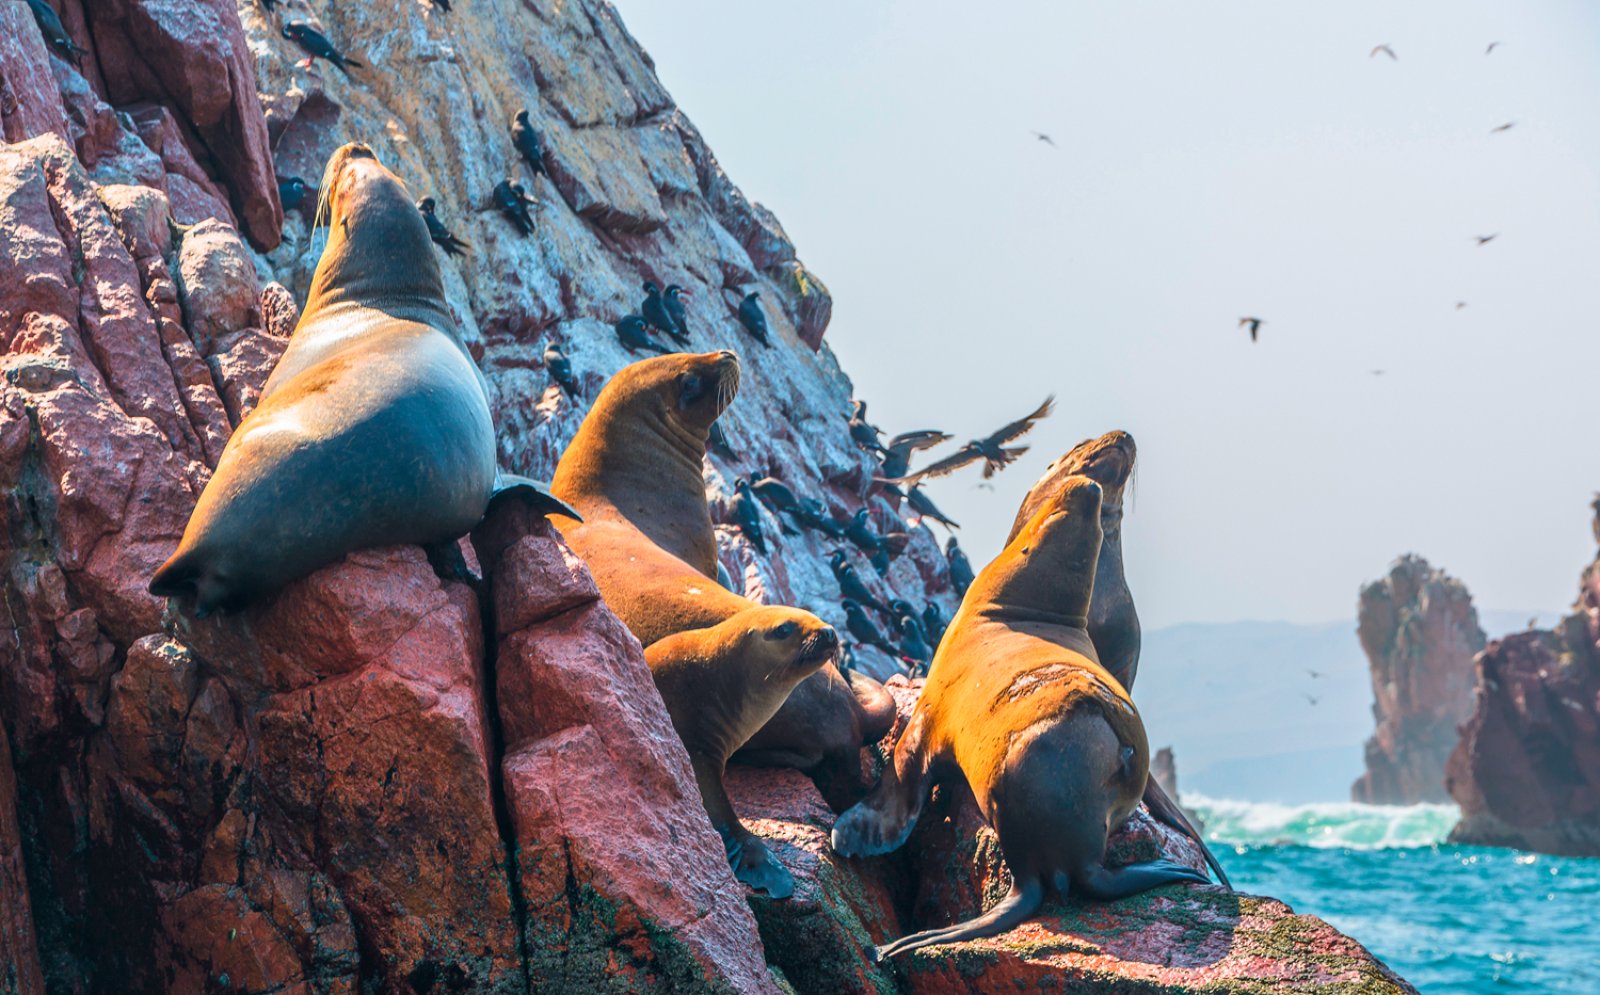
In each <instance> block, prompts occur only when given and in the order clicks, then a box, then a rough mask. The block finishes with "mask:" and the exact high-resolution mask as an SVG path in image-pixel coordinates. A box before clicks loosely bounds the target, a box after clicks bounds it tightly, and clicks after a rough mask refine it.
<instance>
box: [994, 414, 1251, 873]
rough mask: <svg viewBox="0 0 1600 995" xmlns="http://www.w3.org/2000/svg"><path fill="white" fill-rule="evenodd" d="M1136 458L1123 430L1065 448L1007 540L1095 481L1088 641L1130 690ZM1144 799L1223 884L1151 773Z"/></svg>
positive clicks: (1213, 860)
mask: <svg viewBox="0 0 1600 995" xmlns="http://www.w3.org/2000/svg"><path fill="white" fill-rule="evenodd" d="M1137 458H1138V447H1137V446H1135V445H1134V442H1133V436H1131V435H1129V434H1128V433H1127V432H1121V431H1111V432H1107V433H1106V434H1105V435H1102V436H1100V437H1099V438H1097V439H1085V440H1084V441H1082V442H1080V443H1078V444H1077V445H1076V446H1073V447H1072V448H1071V449H1069V450H1067V452H1066V454H1065V455H1063V456H1061V457H1060V458H1059V459H1057V460H1056V461H1055V462H1053V463H1051V464H1050V466H1049V467H1047V468H1046V469H1045V472H1044V476H1042V477H1040V478H1039V481H1038V483H1036V484H1034V485H1033V487H1031V488H1029V490H1028V495H1027V497H1025V498H1023V501H1022V507H1021V508H1019V509H1018V511H1017V518H1016V521H1015V523H1013V524H1012V526H1011V534H1010V535H1009V536H1008V537H1007V538H1006V542H1007V543H1008V544H1009V543H1010V542H1011V540H1013V539H1015V538H1016V537H1017V533H1019V532H1021V531H1022V529H1023V528H1024V527H1025V526H1026V525H1027V524H1028V522H1029V521H1031V520H1032V518H1033V516H1034V515H1035V514H1036V513H1037V512H1038V510H1039V509H1040V508H1041V507H1042V506H1043V505H1044V502H1045V501H1046V500H1048V499H1049V498H1050V497H1051V496H1052V495H1053V494H1054V493H1055V492H1056V491H1058V490H1060V489H1061V487H1062V486H1063V485H1064V483H1065V482H1066V481H1067V480H1069V479H1071V478H1072V477H1074V476H1085V477H1088V478H1089V479H1090V480H1093V481H1094V482H1096V483H1098V484H1099V485H1100V490H1101V493H1102V495H1103V496H1102V498H1101V502H1100V528H1101V529H1102V531H1103V532H1104V539H1103V540H1102V542H1101V543H1100V557H1099V559H1098V561H1097V562H1096V564H1095V571H1094V599H1093V600H1092V601H1091V602H1090V603H1089V627H1088V628H1089V641H1090V642H1092V643H1094V649H1095V652H1096V653H1097V654H1098V655H1099V657H1100V666H1102V667H1104V668H1105V670H1106V672H1107V673H1109V674H1110V675H1111V676H1112V677H1115V678H1116V679H1117V682H1118V683H1119V684H1121V685H1122V687H1123V689H1124V690H1126V691H1127V692H1128V693H1129V694H1132V693H1133V681H1134V678H1135V676H1137V674H1138V672H1139V649H1140V642H1141V641H1140V630H1139V611H1138V609H1137V608H1136V607H1135V606H1134V603H1133V592H1131V591H1129V590H1128V579H1127V577H1126V576H1125V575H1124V573H1123V569H1122V506H1123V496H1124V493H1125V491H1126V489H1127V486H1128V482H1129V480H1131V479H1132V477H1133V469H1134V465H1135V462H1136V460H1137ZM1144 803H1145V806H1146V807H1147V808H1149V809H1150V814H1151V815H1153V816H1155V817H1156V818H1157V819H1159V820H1161V821H1162V822H1164V823H1166V824H1167V825H1169V826H1171V827H1172V828H1174V829H1176V830H1178V831H1179V832H1181V833H1183V834H1184V835H1186V836H1188V837H1189V838H1190V839H1192V840H1194V842H1195V845H1196V846H1198V847H1199V848H1200V852H1201V854H1202V855H1203V856H1204V857H1205V860H1206V864H1207V865H1208V866H1209V867H1210V868H1211V870H1212V872H1213V873H1214V874H1216V876H1217V880H1218V881H1221V882H1222V883H1223V884H1224V885H1227V886H1228V887H1230V888H1231V887H1233V885H1232V884H1231V883H1230V882H1229V881H1228V875H1227V872H1226V871H1224V870H1223V869H1222V864H1221V863H1220V862H1219V861H1218V860H1217V856H1216V854H1214V853H1212V852H1211V848H1210V847H1209V846H1207V845H1206V842H1205V840H1204V839H1202V838H1201V836H1200V831H1199V830H1197V829H1195V827H1194V825H1193V824H1192V823H1190V822H1189V819H1188V817H1187V816H1186V815H1184V814H1183V810H1182V809H1181V808H1179V807H1178V805H1177V804H1176V803H1174V802H1173V801H1172V799H1170V798H1168V797H1167V793H1166V792H1165V791H1163V790H1162V788H1161V785H1160V784H1159V783H1158V782H1157V781H1156V779H1155V778H1150V779H1149V781H1148V782H1146V784H1145V789H1144Z"/></svg>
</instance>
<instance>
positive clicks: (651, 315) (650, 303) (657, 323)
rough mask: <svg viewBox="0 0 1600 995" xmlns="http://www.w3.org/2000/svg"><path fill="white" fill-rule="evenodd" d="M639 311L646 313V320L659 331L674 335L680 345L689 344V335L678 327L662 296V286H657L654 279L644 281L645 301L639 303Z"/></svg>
mask: <svg viewBox="0 0 1600 995" xmlns="http://www.w3.org/2000/svg"><path fill="white" fill-rule="evenodd" d="M639 313H640V314H642V315H644V320H645V321H647V322H649V323H650V327H651V328H654V329H655V330H656V331H658V332H664V333H666V334H667V335H670V336H672V337H673V338H674V339H676V340H677V341H678V344H680V345H687V344H688V342H689V337H688V336H687V335H684V334H683V331H682V330H681V329H680V328H678V323H677V322H676V321H674V320H672V313H671V312H669V311H668V310H667V302H666V301H665V300H663V299H662V297H661V288H660V287H658V286H656V282H655V281H654V280H646V281H645V282H644V302H643V303H642V304H640V305H639Z"/></svg>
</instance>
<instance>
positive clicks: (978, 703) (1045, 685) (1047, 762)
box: [833, 477, 1205, 957]
mask: <svg viewBox="0 0 1600 995" xmlns="http://www.w3.org/2000/svg"><path fill="white" fill-rule="evenodd" d="M1100 502H1101V488H1100V485H1099V484H1097V483H1095V482H1094V481H1093V480H1090V479H1088V478H1087V477H1071V478H1068V479H1066V480H1064V481H1062V483H1061V486H1060V487H1058V488H1056V489H1055V490H1054V491H1053V492H1052V494H1051V495H1050V496H1049V497H1048V498H1047V499H1046V500H1045V501H1044V502H1043V503H1042V504H1041V505H1040V506H1039V507H1038V508H1037V510H1036V512H1035V514H1034V515H1033V517H1032V518H1030V519H1029V520H1028V523H1027V524H1026V525H1025V526H1024V527H1023V528H1022V530H1021V531H1020V532H1018V533H1017V535H1016V537H1015V538H1013V539H1012V540H1011V542H1010V544H1009V545H1007V546H1006V548H1005V550H1004V551H1003V552H1001V554H1000V555H999V556H998V557H996V558H995V560H994V562H992V563H990V564H989V565H988V566H987V567H985V568H984V569H983V571H982V572H981V573H980V574H979V575H978V577H977V579H976V580H975V581H974V582H973V584H972V587H971V588H970V589H969V590H968V591H967V595H966V598H965V599H964V600H963V601H962V603H961V610H960V611H958V612H957V613H956V616H955V618H954V619H953V620H951V622H950V628H949V629H948V630H947V631H946V632H945V636H944V640H943V641H942V642H941V643H940V644H939V652H938V654H937V656H936V657H935V659H934V662H933V668H932V670H931V671H930V673H929V677H928V682H927V684H926V685H925V686H924V687H923V690H922V695H921V696H920V697H919V698H918V699H917V704H916V707H915V709H914V710H913V711H912V714H911V718H910V720H909V721H908V722H907V723H906V727H905V730H904V732H902V733H901V736H900V739H899V741H898V742H897V743H896V744H895V750H894V757H893V759H892V761H891V762H890V764H889V765H888V767H887V768H886V769H885V771H884V774H883V780H882V781H881V782H880V783H879V785H878V787H877V788H876V789H875V790H874V791H873V792H872V794H871V795H869V796H868V797H867V798H866V799H865V800H863V801H862V802H861V803H860V804H859V805H856V806H855V807H854V808H851V809H850V810H849V811H847V812H845V813H844V814H843V815H841V816H840V817H839V820H838V821H837V822H836V823H835V824H834V828H833V847H834V849H835V850H837V851H838V852H839V853H841V854H843V855H845V856H850V857H854V856H868V855H872V854H880V853H887V852H889V851H891V850H894V849H896V848H898V847H899V846H901V845H902V844H903V843H904V842H905V840H906V838H907V836H909V835H910V833H911V828H912V826H914V825H915V823H916V820H917V816H918V814H919V813H920V812H921V810H922V805H923V803H924V801H925V800H926V799H927V796H928V792H929V791H930V790H931V789H932V787H933V785H934V784H935V783H937V782H939V781H940V780H944V779H956V778H961V779H964V780H965V781H966V783H967V784H968V785H969V786H970V787H971V789H972V793H973V797H974V798H975V799H976V800H977V803H978V808H979V810H980V811H981V812H982V813H983V817H984V818H985V819H986V820H987V821H988V823H989V825H991V826H992V827H994V830H995V834H996V836H997V837H998V838H999V843H1000V850H1001V853H1002V854H1004V856H1005V861H1006V865H1007V867H1009V868H1010V870H1011V877H1012V882H1013V884H1012V890H1011V893H1010V894H1009V895H1007V896H1006V897H1005V898H1004V899H1002V900H1001V901H1000V902H999V904H997V905H996V906H995V907H994V908H992V909H990V910H989V911H988V912H986V913H984V914H983V915H981V916H979V917H977V918H975V919H972V920H970V921H968V922H964V923H958V924H956V925H954V926H950V927H947V928H945V929H937V930H928V931H926V932H922V933H917V934H914V935H912V936H907V937H903V938H901V939H899V940H896V941H894V942H892V943H889V944H887V945H886V946H884V947H882V948H881V949H880V950H879V951H878V953H879V955H880V956H882V957H887V956H892V955H894V954H898V953H904V952H905V951H908V950H915V949H917V948H918V947H924V946H929V945H932V944H937V943H955V942H958V941H961V940H968V939H973V938H976V937H981V936H993V935H995V934H997V933H1002V932H1005V931H1006V930H1008V929H1011V928H1012V927H1014V926H1016V925H1017V924H1019V923H1021V922H1022V921H1024V920H1025V919H1027V918H1028V917H1029V916H1031V915H1033V914H1034V913H1035V912H1037V911H1038V909H1039V906H1040V904H1041V903H1042V901H1043V899H1044V895H1045V893H1046V892H1047V891H1049V890H1052V889H1053V890H1055V891H1056V892H1058V893H1062V894H1064V893H1066V892H1067V891H1068V890H1071V891H1073V892H1075V893H1081V894H1083V895H1087V896H1090V897H1093V898H1099V899H1114V898H1120V897H1123V896H1125V895H1131V894H1134V893H1136V892H1139V891H1143V890H1145V889H1147V888H1153V887H1156V886H1157V885H1162V884H1168V883H1172V882H1179V881H1204V880H1205V876H1204V875H1203V874H1200V873H1199V872H1198V871H1195V870H1193V869H1191V868H1188V867H1184V866H1181V865H1179V864H1176V863H1173V862H1171V861H1167V860H1165V859H1160V860H1154V861H1149V862H1146V863H1142V864H1130V865H1128V866H1125V867H1117V868H1110V867H1107V866H1106V864H1105V850H1106V838H1107V836H1108V834H1109V833H1110V831H1111V830H1112V829H1114V828H1116V827H1117V826H1119V825H1121V824H1122V823H1123V822H1124V821H1125V820H1126V819H1127V818H1128V816H1129V815H1130V814H1132V812H1133V810H1134V807H1135V806H1136V805H1138V803H1139V798H1140V795H1142V794H1143V792H1144V785H1145V779H1146V777H1147V774H1148V763H1149V746H1148V744H1147V742H1146V740H1145V734H1144V726H1143V724H1142V723H1141V722H1140V720H1139V713H1138V711H1137V710H1136V709H1135V708H1134V707H1133V701H1132V699H1130V698H1129V697H1128V693H1127V691H1126V690H1124V689H1123V687H1122V685H1121V684H1119V683H1118V682H1117V681H1116V679H1115V678H1113V677H1112V676H1111V675H1110V674H1108V673H1107V672H1106V671H1105V669H1104V668H1103V667H1101V666H1100V663H1099V660H1098V658H1097V657H1096V655H1095V648H1094V644H1093V643H1091V642H1090V641H1089V633H1088V632H1087V631H1086V629H1085V616H1086V615H1087V614H1088V612H1089V602H1090V598H1091V594H1092V591H1093V586H1094V582H1095V581H1094V575H1095V561H1096V559H1097V558H1098V557H1099V555H1100V539H1101V531H1100Z"/></svg>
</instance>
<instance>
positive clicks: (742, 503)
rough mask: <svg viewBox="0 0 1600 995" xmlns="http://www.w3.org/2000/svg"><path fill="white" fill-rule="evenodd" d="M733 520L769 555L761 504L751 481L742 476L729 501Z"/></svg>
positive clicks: (754, 543)
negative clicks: (762, 527) (763, 528)
mask: <svg viewBox="0 0 1600 995" xmlns="http://www.w3.org/2000/svg"><path fill="white" fill-rule="evenodd" d="M728 510H729V511H731V512H733V521H734V523H735V524H737V525H738V526H739V531H740V532H743V533H744V537H745V538H746V539H749V540H750V544H751V545H753V546H755V548H756V549H758V550H760V552H761V555H762V556H766V555H767V537H766V536H765V535H764V534H763V533H762V531H761V504H760V502H758V501H757V500H756V496H755V494H754V493H752V492H751V490H750V481H748V480H746V479H744V478H743V477H740V478H739V479H738V480H736V481H734V482H733V500H731V501H729V502H728Z"/></svg>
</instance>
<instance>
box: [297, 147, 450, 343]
mask: <svg viewBox="0 0 1600 995" xmlns="http://www.w3.org/2000/svg"><path fill="white" fill-rule="evenodd" d="M318 191H319V194H318V198H319V199H318V202H317V218H318V220H319V221H325V222H326V223H327V225H328V245H327V247H326V248H325V249H323V250H322V258H321V259H320V260H319V261H318V262H317V272H316V274H315V275H314V276H312V278H311V292H310V294H309V295H308V298H307V301H306V309H305V312H304V315H302V320H303V319H304V316H305V315H310V314H313V313H314V312H316V311H317V310H320V309H321V308H324V307H328V306H330V305H333V304H338V303H345V302H353V303H357V304H362V305H366V306H368V307H374V308H381V309H383V310H386V311H390V312H400V313H402V314H403V315H404V316H406V317H417V318H418V319H419V320H427V321H428V323H429V324H433V325H436V326H437V327H440V328H441V329H443V330H445V331H447V332H449V333H451V334H454V333H455V325H454V322H452V321H451V320H450V319H449V312H448V310H447V309H446V307H445V303H444V279H443V277H442V276H441V275H440V271H439V260H438V258H437V256H436V254H435V252H434V249H433V242H432V239H431V238H430V237H429V236H428V225H427V222H425V221H424V220H423V219H422V213H421V212H420V211H418V210H417V207H416V202H415V200H414V198H412V196H411V195H410V194H409V193H408V192H407V191H406V187H405V184H404V183H402V182H401V181H400V178H399V177H397V176H395V175H394V174H393V173H391V172H390V171H389V170H388V169H387V168H386V167H385V166H384V165H383V163H381V162H379V161H378V157H377V155H376V154H375V153H374V152H373V151H372V147H371V146H369V145H366V144H364V143H361V142H351V143H349V144H347V145H342V146H340V147H339V148H338V149H337V150H336V151H335V152H334V153H333V155H332V156H330V157H329V158H328V165H327V168H326V169H324V170H323V173H322V183H321V184H320V185H319V186H318ZM418 307H421V308H423V309H424V313H423V314H420V315H413V314H410V313H407V312H408V311H410V310H415V309H416V308H418Z"/></svg>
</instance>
